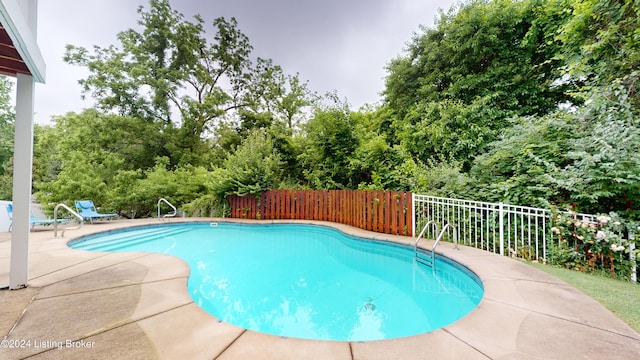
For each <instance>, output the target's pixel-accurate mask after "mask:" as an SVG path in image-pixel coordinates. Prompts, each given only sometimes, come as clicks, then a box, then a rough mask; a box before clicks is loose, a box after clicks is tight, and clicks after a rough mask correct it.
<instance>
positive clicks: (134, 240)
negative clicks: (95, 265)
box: [72, 227, 188, 251]
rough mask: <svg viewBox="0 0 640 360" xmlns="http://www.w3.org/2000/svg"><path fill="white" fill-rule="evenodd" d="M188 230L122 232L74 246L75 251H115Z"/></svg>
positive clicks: (163, 229) (173, 228) (169, 228)
mask: <svg viewBox="0 0 640 360" xmlns="http://www.w3.org/2000/svg"><path fill="white" fill-rule="evenodd" d="M187 230H188V229H185V228H182V227H177V228H175V227H167V228H161V229H144V230H133V231H122V232H117V233H114V234H110V235H105V236H101V237H98V238H96V239H90V240H85V241H81V242H79V243H78V244H77V245H73V246H72V247H73V248H74V249H82V250H95V251H113V250H116V249H120V248H122V247H124V246H125V245H126V246H130V245H135V244H140V243H143V242H147V241H153V240H157V239H158V238H163V237H167V236H171V235H174V234H178V233H182V232H185V231H187Z"/></svg>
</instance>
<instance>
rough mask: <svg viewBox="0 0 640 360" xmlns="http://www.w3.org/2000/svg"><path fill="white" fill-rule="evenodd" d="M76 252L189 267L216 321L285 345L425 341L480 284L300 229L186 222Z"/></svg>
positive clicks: (450, 267) (445, 266) (462, 274)
mask: <svg viewBox="0 0 640 360" xmlns="http://www.w3.org/2000/svg"><path fill="white" fill-rule="evenodd" d="M69 246H70V247H72V248H75V249H86V250H97V251H149V252H158V253H166V254H171V255H174V256H177V257H180V258H182V259H184V260H185V261H186V262H187V263H188V264H189V266H190V268H191V274H190V276H189V281H188V291H189V293H190V294H191V296H192V298H193V299H194V301H195V302H196V303H197V304H198V305H199V306H201V307H202V308H203V309H204V310H206V311H207V312H209V313H210V314H212V315H214V316H216V317H217V318H218V319H220V320H222V321H225V322H228V323H231V324H234V325H237V326H241V327H244V328H247V329H250V330H255V331H260V332H264V333H269V334H275V335H280V336H284V337H296V338H308V339H325V340H349V341H368V340H379V339H390V338H398V337H404V336H410V335H415V334H419V333H424V332H429V331H432V330H435V329H438V328H441V327H443V326H446V325H448V324H450V323H452V322H454V321H456V320H458V319H460V318H462V317H463V316H465V315H466V314H468V313H469V312H470V311H472V310H473V309H474V308H475V307H476V306H477V304H478V303H479V302H480V299H481V298H482V295H483V288H482V285H481V283H480V281H479V279H478V278H477V277H476V276H475V275H474V274H472V273H471V272H470V271H468V270H467V269H465V268H464V267H462V266H459V265H457V264H455V263H454V262H452V261H451V260H448V259H447V258H444V257H437V259H436V266H435V269H433V268H431V267H428V266H425V265H422V264H419V263H416V262H415V261H414V259H413V256H414V253H413V249H412V248H409V247H407V246H403V245H398V244H394V243H390V242H383V241H374V240H365V239H360V238H356V237H352V236H348V235H346V234H344V233H342V232H340V231H338V230H335V229H333V228H329V227H324V226H315V225H299V224H266V225H263V224H260V225H253V224H251V225H248V224H234V223H184V224H163V225H156V226H146V227H137V228H130V229H127V230H120V231H113V232H107V233H102V234H97V235H94V236H90V237H85V238H81V239H78V240H74V241H72V242H70V243H69Z"/></svg>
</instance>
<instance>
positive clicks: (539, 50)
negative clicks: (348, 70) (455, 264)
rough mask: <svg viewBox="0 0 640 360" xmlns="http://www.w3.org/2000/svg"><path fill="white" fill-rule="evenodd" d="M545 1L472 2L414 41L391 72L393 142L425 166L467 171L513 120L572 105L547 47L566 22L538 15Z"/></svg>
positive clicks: (567, 85) (551, 48)
mask: <svg viewBox="0 0 640 360" xmlns="http://www.w3.org/2000/svg"><path fill="white" fill-rule="evenodd" d="M541 3H542V2H541V1H537V0H527V1H516V0H493V1H488V0H477V1H468V2H465V3H461V4H458V5H457V6H454V7H452V8H451V9H450V10H449V12H448V13H444V12H441V13H440V15H439V18H438V19H436V27H435V28H434V29H428V28H423V32H422V33H421V34H418V35H416V36H414V38H413V39H412V41H411V42H410V43H409V45H408V47H407V50H406V53H405V54H404V55H402V56H399V57H397V58H395V59H394V60H392V61H391V63H390V64H389V65H388V67H387V70H388V76H387V78H386V87H385V90H384V100H385V104H386V105H387V106H388V108H389V110H390V111H391V114H392V115H393V116H394V117H395V119H396V121H394V123H392V124H391V126H390V127H391V128H392V130H391V131H390V132H391V133H392V134H394V136H396V138H395V139H392V140H391V142H393V143H401V142H402V143H404V144H405V147H406V149H407V150H408V151H409V152H410V153H411V154H413V155H414V156H416V157H417V158H418V159H420V161H422V162H425V161H427V160H429V159H432V160H435V161H438V162H447V161H449V160H453V161H461V162H462V164H463V170H464V171H468V169H469V168H470V167H471V162H472V160H473V158H474V157H475V156H477V155H479V154H481V153H483V152H484V151H485V150H486V145H487V144H488V143H490V142H492V141H494V140H495V139H496V138H497V136H498V135H499V134H500V133H501V131H502V129H503V128H505V127H507V126H509V122H508V121H507V119H508V118H510V117H512V116H525V115H536V114H537V115H544V114H546V113H548V112H550V111H554V110H555V109H556V107H557V106H558V105H559V104H561V103H564V102H566V101H568V100H570V99H571V98H570V96H569V95H568V91H569V90H570V89H573V87H574V84H573V83H572V82H562V81H559V80H560V79H561V77H562V73H561V71H560V66H561V63H560V62H559V61H558V60H557V59H556V55H557V51H558V49H557V47H555V46H551V45H548V44H547V43H548V42H549V41H550V40H549V39H550V38H553V36H555V34H556V33H557V30H558V28H559V27H560V26H561V24H562V22H561V21H560V20H558V19H557V18H554V17H551V16H547V18H541V17H539V16H538V14H539V13H540V12H541V10H540V4H541ZM550 34H553V35H550ZM551 43H552V45H553V41H551Z"/></svg>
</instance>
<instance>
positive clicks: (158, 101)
mask: <svg viewBox="0 0 640 360" xmlns="http://www.w3.org/2000/svg"><path fill="white" fill-rule="evenodd" d="M138 12H139V14H140V21H139V24H140V26H141V27H142V31H141V32H138V31H136V30H133V29H129V30H127V31H123V32H121V33H119V34H118V40H119V42H120V47H119V48H118V47H115V46H113V45H112V46H109V47H107V48H100V47H94V50H93V52H89V51H88V50H86V49H84V48H81V47H74V46H68V47H67V52H66V54H65V61H67V62H69V63H71V64H75V65H79V66H84V67H86V68H87V69H88V70H89V72H90V74H89V76H88V77H87V78H86V79H84V80H81V82H80V83H81V85H82V87H83V90H84V93H85V94H91V96H92V97H93V98H94V99H95V100H96V103H97V106H98V107H99V108H100V109H101V110H103V111H109V112H111V111H112V112H115V113H116V114H119V115H121V116H124V117H128V118H139V119H144V120H145V121H147V122H150V123H158V124H160V125H161V126H160V128H161V129H162V132H163V133H164V134H165V135H166V137H165V138H164V140H163V141H164V142H165V149H166V151H167V152H166V153H165V154H163V153H156V154H155V156H164V155H169V156H171V161H172V164H178V163H182V164H186V163H194V164H198V163H206V161H205V160H204V159H202V158H201V154H203V153H206V152H207V151H206V148H205V145H204V144H205V142H204V141H203V136H204V135H206V134H207V132H208V131H211V130H212V129H213V125H215V122H216V121H217V120H220V119H222V118H223V117H224V116H225V115H226V114H227V113H228V112H230V111H233V110H234V109H238V108H240V107H243V106H245V105H246V103H245V102H246V101H248V98H247V96H246V88H247V87H246V85H245V84H246V82H247V79H248V78H249V77H250V76H249V73H250V72H251V69H250V65H251V62H250V59H249V55H250V53H251V50H252V48H251V45H250V44H249V39H248V38H247V36H246V35H244V34H243V33H242V32H241V31H240V30H239V28H238V23H237V21H236V20H235V19H233V18H232V19H230V20H226V19H224V18H217V19H215V20H214V21H213V27H214V35H213V42H212V43H208V42H207V37H206V36H205V33H204V31H205V30H204V21H203V20H202V18H201V17H200V16H195V18H194V21H193V22H189V21H186V20H184V18H183V15H182V14H180V13H178V12H176V11H174V10H172V9H171V6H170V4H169V1H168V0H150V3H149V9H148V10H145V9H144V8H143V7H140V8H139V10H138ZM174 111H176V112H177V117H176V116H175V115H174V113H173V112H174ZM155 156H152V157H155Z"/></svg>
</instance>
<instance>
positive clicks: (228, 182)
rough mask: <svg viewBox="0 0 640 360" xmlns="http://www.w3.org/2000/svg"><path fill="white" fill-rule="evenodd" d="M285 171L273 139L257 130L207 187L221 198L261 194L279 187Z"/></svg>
mask: <svg viewBox="0 0 640 360" xmlns="http://www.w3.org/2000/svg"><path fill="white" fill-rule="evenodd" d="M282 168H283V165H282V161H281V160H280V155H279V154H278V153H277V152H276V151H275V149H274V146H273V141H272V139H271V137H270V136H269V135H268V134H267V132H265V131H255V132H253V133H251V134H250V135H249V136H248V137H247V138H246V139H245V140H244V141H243V142H242V144H241V145H240V146H239V147H238V148H237V149H236V151H235V152H234V153H233V154H231V155H229V157H228V158H227V159H226V160H225V161H224V163H223V166H222V167H220V168H218V169H215V170H214V171H212V173H211V177H210V180H209V182H208V185H207V186H208V188H209V189H210V191H211V192H212V193H214V194H216V195H218V196H220V197H222V196H225V195H230V194H235V195H240V196H244V195H250V194H251V195H257V194H260V192H261V191H263V190H267V189H273V188H277V187H279V185H280V183H281V181H282V178H283V174H282Z"/></svg>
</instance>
